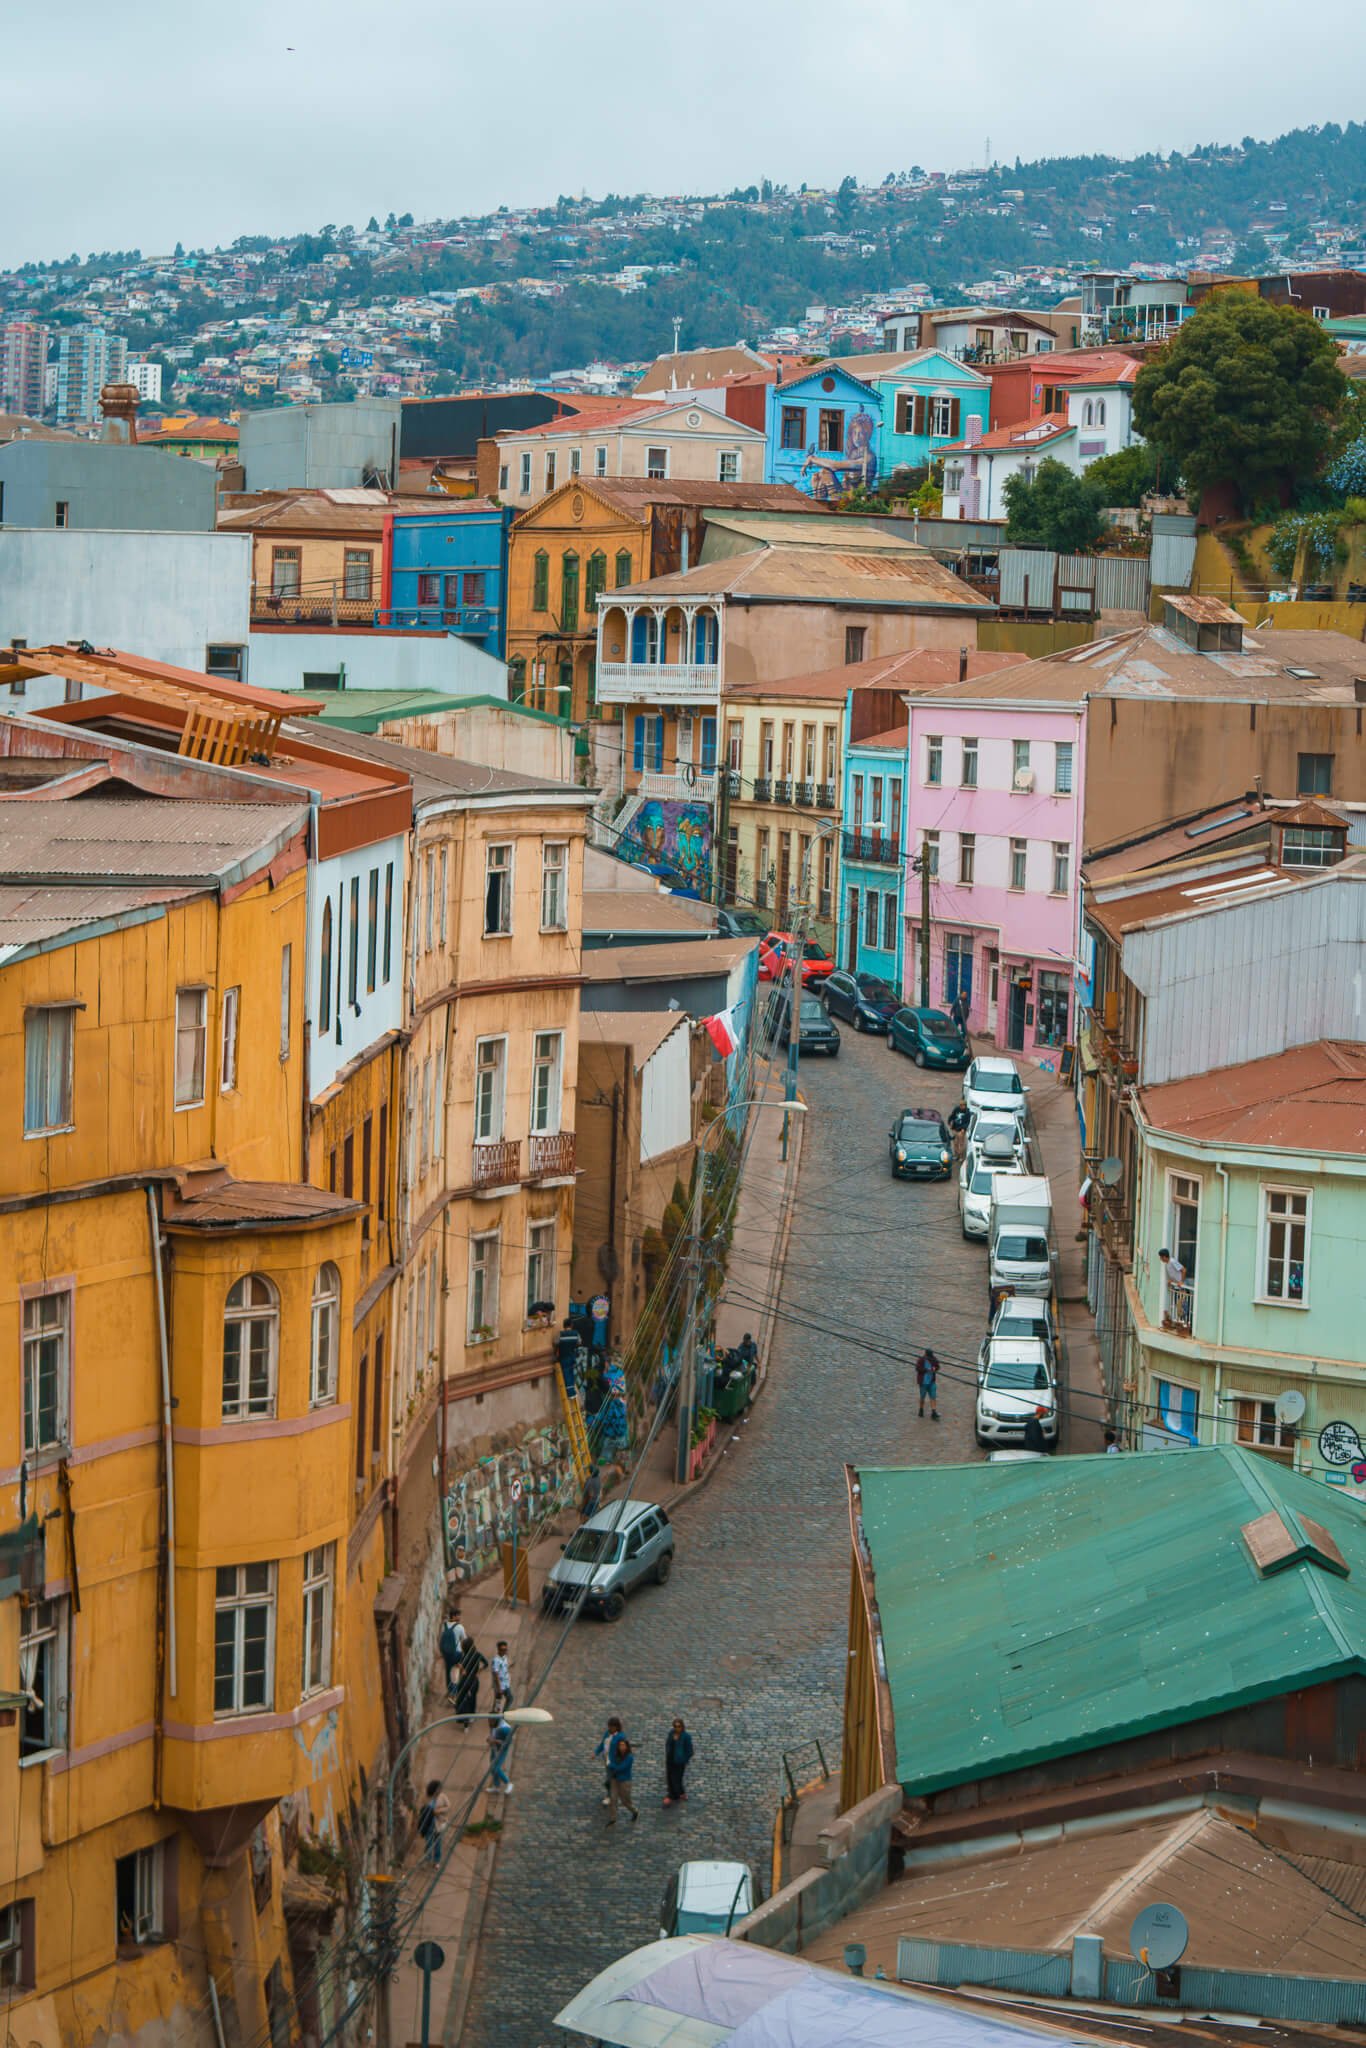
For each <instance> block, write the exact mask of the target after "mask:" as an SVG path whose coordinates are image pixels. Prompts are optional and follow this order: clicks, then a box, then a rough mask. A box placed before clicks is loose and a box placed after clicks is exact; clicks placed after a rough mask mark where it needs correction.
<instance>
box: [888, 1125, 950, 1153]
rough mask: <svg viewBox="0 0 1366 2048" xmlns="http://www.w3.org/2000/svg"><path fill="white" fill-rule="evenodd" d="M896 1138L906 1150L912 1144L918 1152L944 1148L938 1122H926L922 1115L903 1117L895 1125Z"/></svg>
mask: <svg viewBox="0 0 1366 2048" xmlns="http://www.w3.org/2000/svg"><path fill="white" fill-rule="evenodd" d="M897 1139H898V1142H899V1143H900V1144H902V1145H904V1146H906V1148H907V1150H910V1148H911V1147H912V1146H913V1147H914V1148H915V1150H916V1151H918V1152H942V1151H943V1149H944V1140H943V1137H942V1136H941V1134H940V1130H939V1126H938V1124H932V1123H927V1122H926V1120H925V1118H924V1117H923V1116H908V1117H903V1118H902V1120H901V1123H900V1124H899V1125H898V1127H897Z"/></svg>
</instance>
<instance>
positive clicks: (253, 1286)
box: [223, 1273, 280, 1422]
mask: <svg viewBox="0 0 1366 2048" xmlns="http://www.w3.org/2000/svg"><path fill="white" fill-rule="evenodd" d="M279 1338H280V1297H279V1295H278V1294H277V1293H276V1291H275V1288H274V1287H273V1285H272V1284H271V1282H270V1281H269V1280H267V1279H266V1278H265V1276H264V1275H263V1274H261V1273H248V1274H247V1275H246V1276H245V1278H243V1279H241V1280H239V1281H238V1282H237V1283H236V1285H235V1286H233V1287H230V1288H229V1290H228V1299H227V1303H226V1305H225V1307H224V1310H223V1420H224V1422H248V1421H253V1420H256V1419H257V1418H259V1417H260V1416H263V1415H273V1414H274V1413H275V1361H276V1357H277V1355H278V1350H279Z"/></svg>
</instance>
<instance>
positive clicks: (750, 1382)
mask: <svg viewBox="0 0 1366 2048" xmlns="http://www.w3.org/2000/svg"><path fill="white" fill-rule="evenodd" d="M753 1391H754V1368H753V1366H751V1365H745V1364H743V1363H738V1364H736V1365H734V1366H729V1365H718V1366H717V1368H716V1379H715V1384H714V1387H713V1391H712V1402H711V1405H712V1407H713V1408H714V1409H715V1411H716V1418H717V1420H718V1422H734V1420H735V1418H736V1416H737V1415H743V1414H744V1412H745V1409H746V1408H747V1407H748V1406H749V1399H750V1395H751V1394H752V1393H753Z"/></svg>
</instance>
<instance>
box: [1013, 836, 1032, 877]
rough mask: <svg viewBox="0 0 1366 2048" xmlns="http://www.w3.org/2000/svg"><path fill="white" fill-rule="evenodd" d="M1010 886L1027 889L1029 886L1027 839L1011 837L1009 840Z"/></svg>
mask: <svg viewBox="0 0 1366 2048" xmlns="http://www.w3.org/2000/svg"><path fill="white" fill-rule="evenodd" d="M1010 887H1011V888H1012V889H1027V888H1028V887H1029V841H1028V840H1027V839H1012V840H1011V842H1010Z"/></svg>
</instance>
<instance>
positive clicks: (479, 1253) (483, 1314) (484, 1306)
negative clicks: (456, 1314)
mask: <svg viewBox="0 0 1366 2048" xmlns="http://www.w3.org/2000/svg"><path fill="white" fill-rule="evenodd" d="M498 1248H499V1235H498V1232H497V1231H496V1230H490V1231H487V1232H485V1233H484V1234H483V1235H482V1236H480V1237H472V1238H471V1239H470V1285H469V1325H468V1328H469V1337H470V1341H471V1342H472V1343H477V1342H479V1341H481V1340H482V1339H484V1338H487V1337H491V1336H493V1335H494V1333H495V1332H496V1330H497V1328H498Z"/></svg>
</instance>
